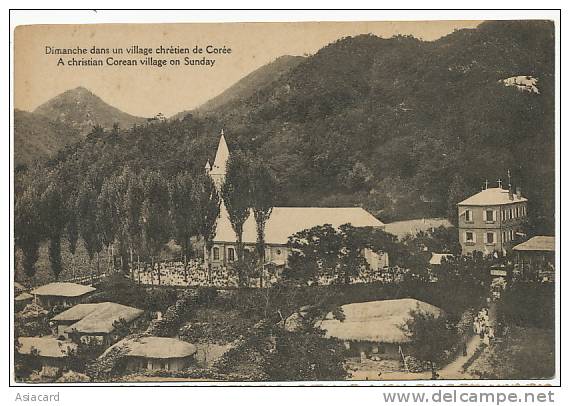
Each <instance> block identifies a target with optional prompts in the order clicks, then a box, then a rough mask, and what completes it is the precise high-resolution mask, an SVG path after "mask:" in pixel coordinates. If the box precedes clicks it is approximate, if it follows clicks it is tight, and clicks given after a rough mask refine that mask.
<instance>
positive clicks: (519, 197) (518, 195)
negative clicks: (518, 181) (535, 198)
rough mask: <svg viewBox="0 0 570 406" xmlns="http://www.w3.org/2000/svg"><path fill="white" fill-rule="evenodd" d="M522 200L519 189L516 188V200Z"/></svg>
mask: <svg viewBox="0 0 570 406" xmlns="http://www.w3.org/2000/svg"><path fill="white" fill-rule="evenodd" d="M521 199H522V193H521V187H520V186H517V200H521Z"/></svg>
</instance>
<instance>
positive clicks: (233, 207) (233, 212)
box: [222, 153, 251, 286]
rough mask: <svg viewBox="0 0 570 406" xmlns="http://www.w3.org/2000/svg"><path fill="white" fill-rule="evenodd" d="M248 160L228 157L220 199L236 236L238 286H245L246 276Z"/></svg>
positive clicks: (248, 191)
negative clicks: (245, 241)
mask: <svg viewBox="0 0 570 406" xmlns="http://www.w3.org/2000/svg"><path fill="white" fill-rule="evenodd" d="M249 168H250V165H249V160H248V159H247V158H246V156H245V155H243V154H242V153H234V154H232V155H230V159H229V160H228V163H227V167H226V179H225V182H224V184H223V185H222V198H223V201H224V204H225V206H226V208H227V210H228V216H229V219H230V223H231V225H232V228H233V230H234V232H235V234H236V239H237V240H236V242H237V257H238V264H237V269H238V275H239V280H240V285H241V286H244V285H246V284H247V275H245V274H244V267H242V266H240V264H241V263H242V262H243V225H244V223H245V221H246V220H247V218H248V217H249V215H250V208H251V184H250V179H249V174H250V170H249Z"/></svg>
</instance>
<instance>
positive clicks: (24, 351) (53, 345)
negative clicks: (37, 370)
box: [17, 336, 77, 370]
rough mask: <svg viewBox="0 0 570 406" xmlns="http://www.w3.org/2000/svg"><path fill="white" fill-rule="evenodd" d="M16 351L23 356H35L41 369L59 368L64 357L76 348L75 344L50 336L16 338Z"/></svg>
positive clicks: (63, 362)
mask: <svg viewBox="0 0 570 406" xmlns="http://www.w3.org/2000/svg"><path fill="white" fill-rule="evenodd" d="M17 350H18V353H19V354H21V355H23V356H25V357H30V358H31V357H35V358H36V360H38V361H39V362H40V364H41V366H42V370H45V369H49V368H55V369H59V368H62V367H63V366H64V365H65V358H67V357H68V356H69V355H70V354H71V353H73V352H74V351H76V350H77V344H75V343H72V342H69V341H62V340H58V339H57V338H55V337H52V336H45V337H20V338H18V348H17Z"/></svg>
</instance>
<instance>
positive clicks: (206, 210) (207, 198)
mask: <svg viewBox="0 0 570 406" xmlns="http://www.w3.org/2000/svg"><path fill="white" fill-rule="evenodd" d="M195 192H196V195H197V196H199V199H200V203H199V204H198V207H199V208H200V213H199V225H198V227H199V231H200V235H201V236H202V238H203V239H204V246H205V250H204V251H205V252H204V262H205V265H206V268H207V270H208V278H209V279H210V278H211V268H212V266H211V263H210V253H211V252H212V247H213V245H214V244H213V242H214V237H215V236H216V224H217V221H218V217H219V216H220V204H221V199H220V194H219V193H218V190H217V189H216V185H215V184H214V181H213V180H212V178H211V177H210V176H207V175H201V176H199V177H198V178H197V180H196V191H195Z"/></svg>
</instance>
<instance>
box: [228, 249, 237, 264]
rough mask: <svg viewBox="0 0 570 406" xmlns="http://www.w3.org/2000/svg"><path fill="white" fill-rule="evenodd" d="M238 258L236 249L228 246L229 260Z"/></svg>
mask: <svg viewBox="0 0 570 406" xmlns="http://www.w3.org/2000/svg"><path fill="white" fill-rule="evenodd" d="M235 260H236V251H235V250H234V249H233V248H232V247H230V248H228V261H235Z"/></svg>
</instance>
